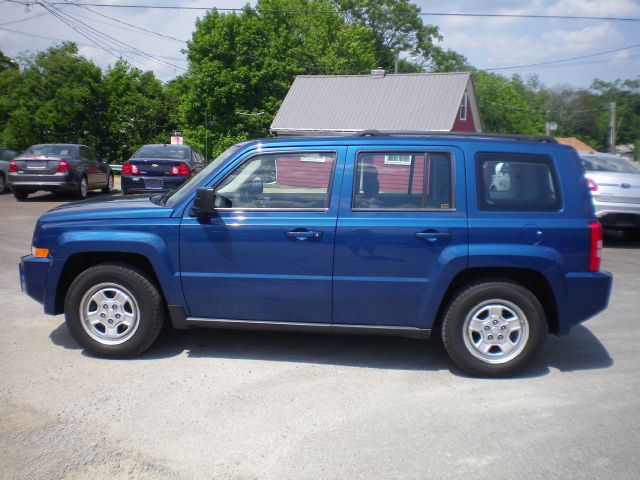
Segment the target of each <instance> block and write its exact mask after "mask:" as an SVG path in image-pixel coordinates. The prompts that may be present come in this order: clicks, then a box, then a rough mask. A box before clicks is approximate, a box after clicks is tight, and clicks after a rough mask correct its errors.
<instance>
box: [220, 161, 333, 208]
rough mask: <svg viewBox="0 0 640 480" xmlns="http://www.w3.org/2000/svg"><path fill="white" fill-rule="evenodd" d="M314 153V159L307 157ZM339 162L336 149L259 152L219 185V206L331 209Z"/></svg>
mask: <svg viewBox="0 0 640 480" xmlns="http://www.w3.org/2000/svg"><path fill="white" fill-rule="evenodd" d="M310 155H313V157H314V161H313V162H311V161H308V160H307V159H308V158H309V156H310ZM335 163H336V153H335V152H320V153H315V152H314V153H313V154H310V153H307V152H298V153H277V154H262V155H256V156H254V157H251V158H250V159H248V160H246V161H245V162H243V163H242V164H241V165H240V166H238V167H237V168H236V169H235V170H234V171H233V172H231V174H229V175H228V176H227V177H226V178H225V179H224V180H223V181H222V183H221V184H220V185H219V186H218V187H217V188H216V202H217V203H216V207H217V208H264V209H283V208H284V209H325V208H328V206H329V196H330V190H331V180H332V177H333V170H334V166H335Z"/></svg>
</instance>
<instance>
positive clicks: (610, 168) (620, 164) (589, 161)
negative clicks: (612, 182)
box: [581, 155, 640, 173]
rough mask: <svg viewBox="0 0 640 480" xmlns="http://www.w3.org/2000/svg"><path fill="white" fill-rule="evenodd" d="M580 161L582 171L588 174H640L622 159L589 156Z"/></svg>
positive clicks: (639, 171)
mask: <svg viewBox="0 0 640 480" xmlns="http://www.w3.org/2000/svg"><path fill="white" fill-rule="evenodd" d="M581 159H582V165H583V166H584V169H585V170H586V171H588V172H618V173H640V170H638V169H637V168H636V167H634V166H633V165H631V164H630V163H629V162H627V161H626V160H625V159H623V158H613V157H598V156H594V155H589V156H588V157H581Z"/></svg>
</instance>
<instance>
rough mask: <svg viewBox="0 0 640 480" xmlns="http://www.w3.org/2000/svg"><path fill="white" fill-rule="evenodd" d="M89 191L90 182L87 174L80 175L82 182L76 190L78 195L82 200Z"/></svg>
mask: <svg viewBox="0 0 640 480" xmlns="http://www.w3.org/2000/svg"><path fill="white" fill-rule="evenodd" d="M88 193H89V182H88V181H87V177H86V175H82V177H80V183H78V189H77V190H76V197H78V198H79V199H80V200H84V199H85V198H87V194H88Z"/></svg>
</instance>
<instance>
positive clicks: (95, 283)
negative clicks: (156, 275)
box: [64, 263, 164, 358]
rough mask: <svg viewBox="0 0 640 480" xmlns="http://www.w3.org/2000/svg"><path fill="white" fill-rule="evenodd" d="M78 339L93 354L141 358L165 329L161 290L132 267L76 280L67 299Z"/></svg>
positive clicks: (111, 267) (96, 270)
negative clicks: (163, 325) (139, 356)
mask: <svg viewBox="0 0 640 480" xmlns="http://www.w3.org/2000/svg"><path fill="white" fill-rule="evenodd" d="M64 311H65V320H66V323H67V326H68V328H69V331H70V332H71V335H72V336H73V338H74V339H75V340H76V341H77V342H78V343H79V344H80V345H81V346H82V347H84V348H85V349H86V350H87V351H89V352H90V353H92V354H94V355H98V356H101V357H111V358H126V357H132V356H136V355H140V354H141V353H142V352H144V351H145V350H146V349H147V348H149V347H150V346H151V344H152V343H153V342H154V341H155V339H156V338H157V337H158V334H159V333H160V330H161V328H162V323H163V320H164V308H163V302H162V297H161V295H160V293H159V291H158V289H157V287H156V286H155V285H154V284H153V283H152V282H151V281H150V280H149V279H148V277H147V276H146V275H145V274H144V273H142V272H140V271H138V270H136V269H133V268H131V267H129V266H127V265H123V264H115V263H106V264H101V265H97V266H94V267H91V268H89V269H87V270H85V271H84V272H82V273H81V274H80V275H78V276H77V277H76V279H75V280H74V281H73V283H72V284H71V286H70V287H69V291H68V292H67V296H66V298H65V308H64Z"/></svg>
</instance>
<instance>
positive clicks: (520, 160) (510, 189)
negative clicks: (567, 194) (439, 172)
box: [476, 153, 560, 211]
mask: <svg viewBox="0 0 640 480" xmlns="http://www.w3.org/2000/svg"><path fill="white" fill-rule="evenodd" d="M476 161H477V169H478V192H479V206H480V209H481V210H521V211H555V210H558V209H559V208H560V197H559V190H558V186H557V185H558V183H557V179H556V177H555V172H554V170H553V168H552V162H551V158H550V157H548V156H546V155H529V154H517V153H480V154H478V155H477V157H476Z"/></svg>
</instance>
